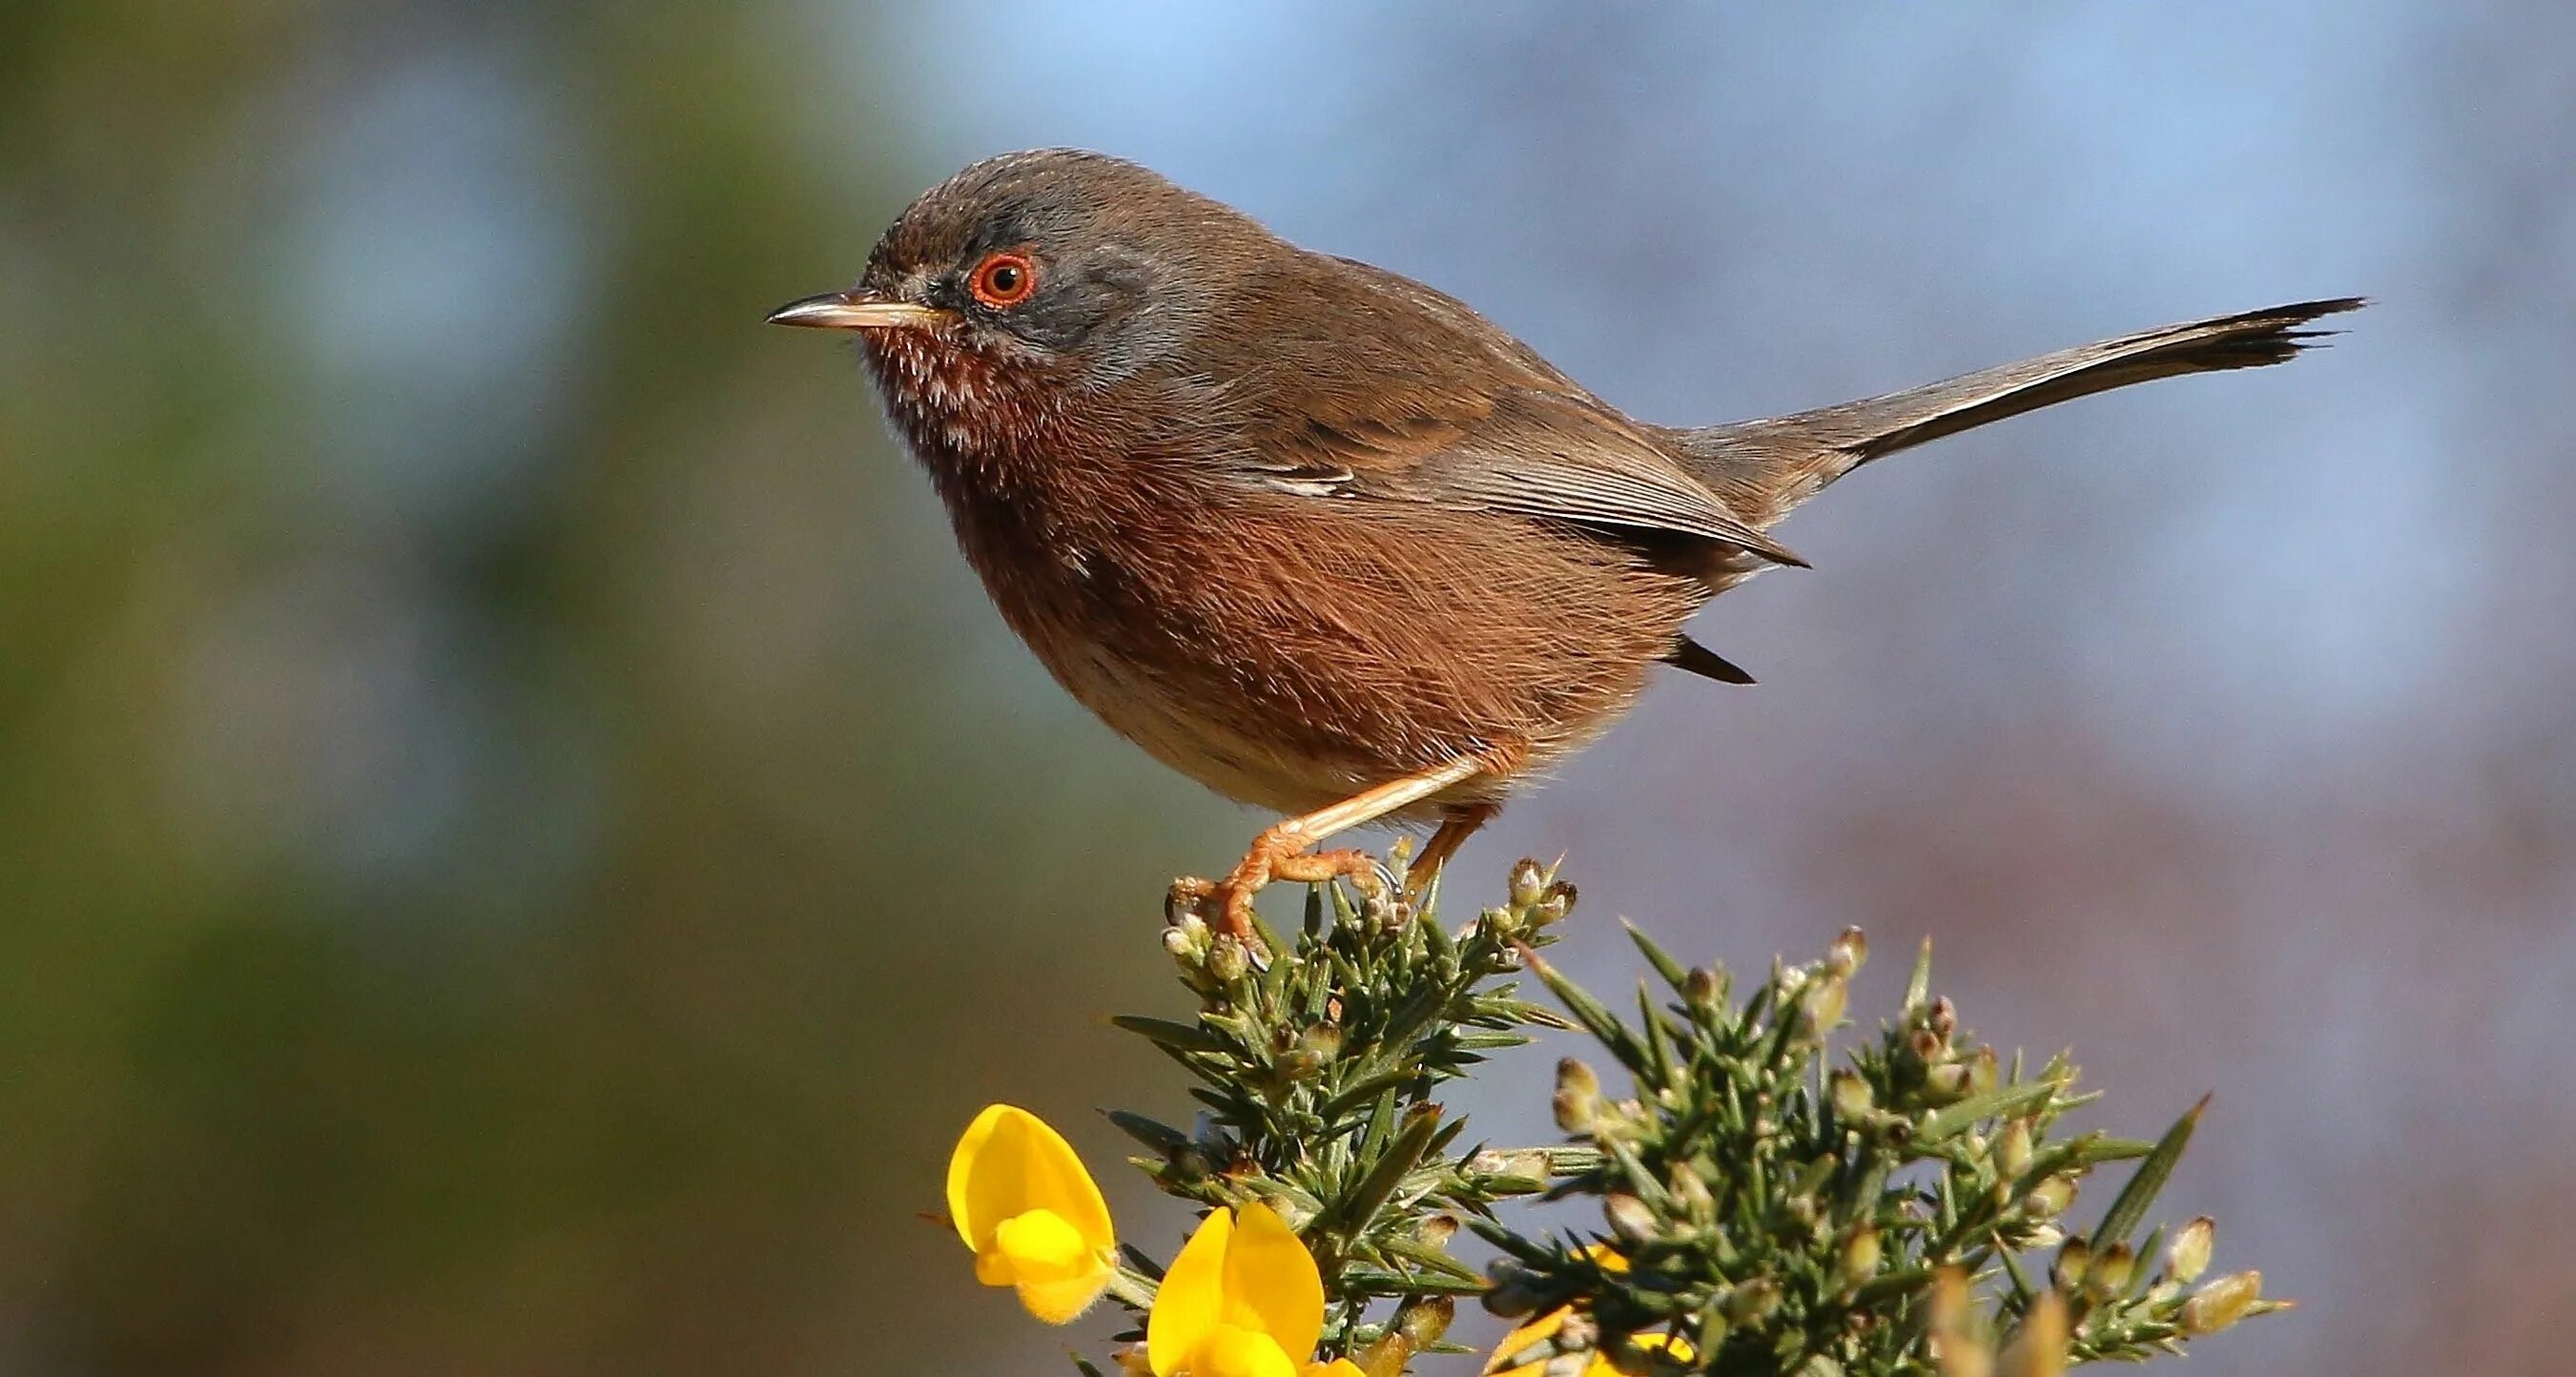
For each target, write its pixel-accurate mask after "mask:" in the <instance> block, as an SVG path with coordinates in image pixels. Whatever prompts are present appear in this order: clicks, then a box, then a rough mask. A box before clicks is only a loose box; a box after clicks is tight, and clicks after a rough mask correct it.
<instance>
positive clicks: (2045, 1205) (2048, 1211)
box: [2021, 1176, 2075, 1219]
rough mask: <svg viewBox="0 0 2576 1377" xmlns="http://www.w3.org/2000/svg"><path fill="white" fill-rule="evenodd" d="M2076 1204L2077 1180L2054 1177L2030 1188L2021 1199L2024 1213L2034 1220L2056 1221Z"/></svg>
mask: <svg viewBox="0 0 2576 1377" xmlns="http://www.w3.org/2000/svg"><path fill="white" fill-rule="evenodd" d="M2074 1203H2075V1178H2074V1177H2071V1176H2052V1177H2050V1178H2048V1179H2047V1180H2045V1181H2042V1182H2040V1183H2039V1184H2038V1185H2036V1186H2033V1187H2031V1188H2030V1194H2028V1195H2025V1196H2023V1197H2022V1198H2021V1207H2022V1210H2023V1212H2024V1213H2026V1214H2028V1215H2029V1216H2030V1217H2031V1218H2033V1219H2055V1218H2056V1217H2057V1216H2059V1215H2061V1214H2064V1213H2066V1207H2067V1206H2069V1205H2072V1204H2074Z"/></svg>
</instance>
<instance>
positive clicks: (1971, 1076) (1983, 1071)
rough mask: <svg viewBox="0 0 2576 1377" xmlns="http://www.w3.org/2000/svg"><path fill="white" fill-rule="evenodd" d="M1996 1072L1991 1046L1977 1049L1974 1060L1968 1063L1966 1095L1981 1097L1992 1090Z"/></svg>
mask: <svg viewBox="0 0 2576 1377" xmlns="http://www.w3.org/2000/svg"><path fill="white" fill-rule="evenodd" d="M1997 1070H1998V1068H1997V1067H1996V1065H1995V1049H1994V1048H1993V1047H1992V1046H1986V1047H1980V1048H1978V1049H1977V1055H1976V1057H1975V1059H1973V1060H1971V1061H1970V1062H1969V1063H1968V1093H1969V1094H1971V1095H1983V1094H1985V1093H1986V1092H1988V1091H1990V1090H1993V1089H1994V1088H1995V1076H1996V1074H1997Z"/></svg>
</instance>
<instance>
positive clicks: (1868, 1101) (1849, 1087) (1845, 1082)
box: [1825, 1066, 1875, 1128]
mask: <svg viewBox="0 0 2576 1377" xmlns="http://www.w3.org/2000/svg"><path fill="white" fill-rule="evenodd" d="M1825 1088H1826V1092H1827V1093H1828V1094H1830V1095H1832V1096H1833V1099H1834V1117H1835V1118H1837V1119H1840V1120H1842V1124H1843V1127H1845V1128H1858V1127H1860V1126H1861V1123H1862V1122H1863V1121H1864V1120H1866V1119H1868V1118H1869V1111H1870V1110H1871V1109H1872V1108H1874V1107H1875V1105H1874V1104H1873V1102H1872V1098H1871V1096H1870V1093H1869V1082H1867V1081H1865V1080H1862V1079H1861V1078H1860V1073H1859V1072H1857V1071H1854V1070H1852V1069H1851V1068H1850V1067H1848V1066H1845V1067H1837V1068H1835V1070H1834V1073H1833V1074H1832V1075H1830V1076H1827V1077H1826V1078H1825Z"/></svg>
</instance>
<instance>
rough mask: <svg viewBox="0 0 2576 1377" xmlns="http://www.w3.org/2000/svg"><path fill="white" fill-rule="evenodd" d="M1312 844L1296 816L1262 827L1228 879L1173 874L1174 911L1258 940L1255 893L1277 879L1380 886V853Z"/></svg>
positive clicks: (1247, 940) (1368, 889)
mask: <svg viewBox="0 0 2576 1377" xmlns="http://www.w3.org/2000/svg"><path fill="white" fill-rule="evenodd" d="M1314 846H1315V838H1314V837H1313V836H1312V835H1310V834H1309V833H1308V832H1307V831H1306V829H1305V828H1303V827H1300V826H1298V825H1297V820H1296V819H1293V818H1292V819H1290V820H1289V821H1287V822H1283V823H1279V824H1277V825H1276V826H1273V827H1268V828H1264V829H1263V830H1262V832H1261V835H1259V836H1257V837H1254V838H1253V839H1252V846H1251V848H1250V849H1249V850H1247V851H1245V852H1244V853H1243V859H1242V860H1241V861H1239V862H1237V863H1236V865H1235V867H1234V869H1232V870H1230V871H1228V872H1226V876H1225V878H1224V879H1222V880H1205V879H1197V878H1188V879H1179V880H1174V881H1173V882H1172V893H1171V899H1170V901H1169V902H1170V905H1171V907H1172V909H1173V910H1174V911H1176V912H1194V913H1197V914H1198V915H1199V916H1200V917H1201V918H1202V920H1204V921H1205V922H1206V923H1207V925H1208V926H1209V927H1211V928H1214V929H1215V930H1216V931H1217V932H1218V933H1219V934H1220V935H1223V936H1227V937H1232V938H1234V939H1235V940H1237V941H1239V942H1242V943H1244V944H1246V945H1247V946H1258V945H1259V943H1260V940H1261V939H1260V938H1259V936H1258V935H1257V934H1256V933H1255V931H1254V929H1253V926H1252V919H1253V914H1252V896H1253V895H1255V894H1258V893H1260V892H1261V891H1262V890H1263V889H1264V888H1266V887H1267V886H1268V885H1269V884H1270V883H1271V882H1272V881H1274V880H1286V881H1289V882H1291V883H1295V884H1322V883H1324V882H1325V881H1328V880H1349V881H1351V882H1352V883H1353V884H1355V885H1357V886H1358V887H1359V889H1360V892H1361V893H1363V894H1368V893H1373V892H1375V891H1376V889H1377V887H1378V868H1377V858H1376V857H1374V856H1371V855H1369V854H1368V853H1367V852H1365V851H1360V850H1357V849H1352V848H1343V849H1339V850H1333V851H1317V850H1315V849H1314Z"/></svg>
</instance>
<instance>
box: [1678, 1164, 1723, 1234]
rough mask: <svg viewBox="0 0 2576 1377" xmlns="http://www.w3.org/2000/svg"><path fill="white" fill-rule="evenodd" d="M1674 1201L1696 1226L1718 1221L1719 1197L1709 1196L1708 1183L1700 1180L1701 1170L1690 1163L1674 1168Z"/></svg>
mask: <svg viewBox="0 0 2576 1377" xmlns="http://www.w3.org/2000/svg"><path fill="white" fill-rule="evenodd" d="M1672 1177H1673V1182H1672V1188H1673V1200H1674V1202H1675V1203H1677V1204H1679V1205H1680V1206H1681V1207H1682V1212H1683V1213H1684V1214H1687V1215H1689V1216H1690V1218H1691V1222H1692V1223H1694V1224H1708V1223H1713V1222H1715V1221H1716V1219H1717V1197H1715V1196H1713V1195H1711V1194H1709V1191H1708V1182H1706V1181H1704V1180H1702V1179H1700V1174H1699V1168H1697V1167H1694V1166H1692V1165H1691V1164H1690V1163H1688V1162H1682V1163H1679V1164H1677V1165H1675V1166H1674V1167H1673V1171H1672Z"/></svg>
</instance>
